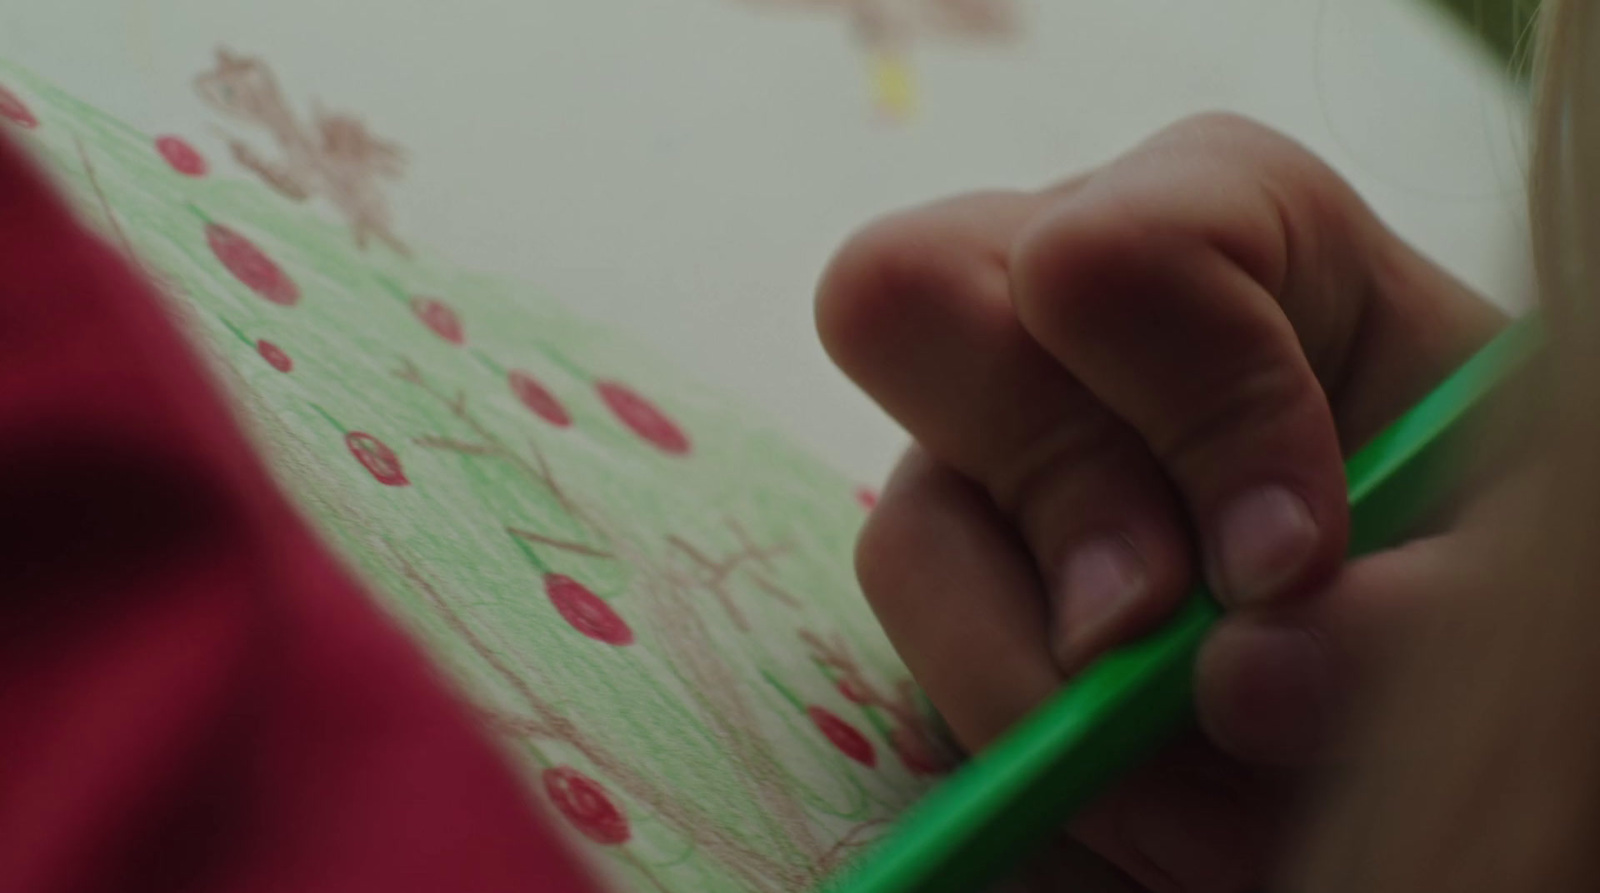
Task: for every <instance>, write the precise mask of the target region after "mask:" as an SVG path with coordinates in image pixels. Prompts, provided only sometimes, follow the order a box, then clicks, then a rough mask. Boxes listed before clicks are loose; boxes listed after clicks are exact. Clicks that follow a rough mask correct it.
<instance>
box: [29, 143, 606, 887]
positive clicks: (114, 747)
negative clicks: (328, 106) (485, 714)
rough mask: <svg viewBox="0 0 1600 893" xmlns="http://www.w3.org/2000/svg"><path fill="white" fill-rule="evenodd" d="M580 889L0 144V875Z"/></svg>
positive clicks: (451, 709)
mask: <svg viewBox="0 0 1600 893" xmlns="http://www.w3.org/2000/svg"><path fill="white" fill-rule="evenodd" d="M589 889H591V888H590V887H589V886H588V884H587V883H586V882H585V881H584V879H583V878H582V876H581V875H580V872H579V871H578V869H577V868H576V867H575V863H574V861H573V860H572V859H571V857H570V856H569V854H568V853H567V852H566V851H565V850H564V849H563V848H562V847H561V846H560V845H559V843H558V842H557V841H556V839H555V838H554V837H553V836H552V834H551V833H549V831H548V829H546V828H544V827H541V825H540V822H539V819H538V817H537V816H536V814H535V812H534V809H533V807H532V805H531V802H530V800H529V799H528V795H527V794H526V791H525V788H524V787H523V785H522V783H521V782H520V780H519V779H518V778H517V776H515V775H514V774H513V772H512V771H511V770H510V769H509V768H508V766H507V765H505V763H504V762H503V761H502V760H501V758H500V755H499V754H498V753H497V752H496V751H495V750H494V749H493V748H492V747H491V746H490V744H489V743H488V742H487V740H486V739H485V738H483V737H482V736H481V735H480V734H479V732H478V730H477V729H476V727H475V726H474V724H473V723H472V721H471V720H470V718H469V713H468V711H467V710H466V708H465V707H464V706H462V705H461V704H459V703H457V702H456V701H455V700H454V699H453V698H452V697H451V696H450V695H449V694H448V693H447V691H446V689H445V688H444V686H443V685H442V684H441V683H440V682H439V681H438V680H437V678H436V677H435V676H434V675H433V674H432V672H431V670H430V668H429V667H428V665H427V664H426V662H425V661H424V660H423V658H422V657H421V655H420V654H419V653H418V652H417V651H416V650H415V649H414V647H413V646H412V645H411V644H410V643H409V642H408V641H407V640H406V639H405V638H404V637H403V636H402V635H400V633H399V632H398V631H397V630H396V629H395V628H394V627H392V626H391V625H390V624H389V623H388V622H387V621H386V620H385V619H384V618H383V617H382V615H381V614H380V612H379V611H378V610H377V609H376V608H375V607H374V606H373V605H372V604H371V603H370V602H369V601H368V600H367V598H366V597H365V596H364V595H363V593H362V592H361V590H360V588H359V587H358V586H357V584H355V583H354V582H352V580H351V578H350V577H349V576H348V575H347V574H346V573H345V572H344V571H343V570H342V569H341V568H340V566H339V565H338V564H337V563H336V562H335V561H334V560H333V559H332V558H331V557H330V556H329V554H328V553H327V552H326V551H325V550H324V548H323V547H322V546H321V545H320V544H319V543H318V541H317V540H316V538H315V537H314V535H313V534H312V532H311V531H310V529H309V528H308V527H307V525H306V524H305V522H304V521H302V520H301V518H299V517H298V516H297V515H296V513H295V511H294V510H293V509H292V508H291V507H290V505H289V504H288V503H287V501H286V500H285V498H284V497H283V496H282V495H281V494H280V493H279V492H278V491H277V490H276V489H275V488H274V486H273V484H272V483H271V481H270V480H269V478H268V476H267V474H266V473H265V471H264V470H263V467H262V465H261V463H260V462H259V461H258V459H257V458H256V457H255V456H254V455H253V454H252V452H251V450H250V447H249V446H248V444H247V443H246V441H245V439H244V438H243V436H242V435H241V433H240V431H239V429H238V428H237V427H236V426H235V424H234V422H233V421H232V420H231V418H230V415H229V412H228V410H227V407H226V406H225V404H224V402H223V400H222V399H221V398H220V397H219V394H218V391H217V390H216V389H215V388H214V387H213V386H212V384H211V383H210V382H209V380H208V379H207V377H206V376H205V374H204V373H203V370H202V365H201V363H200V362H199V360H198V359H197V357H196V355H195V354H194V353H193V352H192V351H191V350H190V349H189V348H188V346H187V345H186V344H185V343H184V341H183V339H182V337H181V336H180V334H179V332H178V331H177V330H176V329H175V327H174V326H173V325H172V324H171V322H170V321H169V319H168V318H167V310H166V309H165V308H164V307H163V306H162V304H161V302H160V299H159V298H158V297H156V296H155V295H154V294H153V293H152V292H151V290H150V289H149V288H148V287H147V286H146V285H145V284H143V283H142V282H141V281H140V280H139V279H138V278H137V277H136V276H135V274H134V273H133V272H132V271H131V270H130V269H129V267H128V266H127V265H126V264H125V263H123V261H122V260H121V259H120V258H119V257H118V256H117V255H116V254H115V253H114V252H112V251H111V250H110V249H109V248H108V247H107V246H106V245H104V244H103V243H101V242H100V241H99V240H97V239H95V238H93V237H91V236H90V235H89V234H88V233H87V232H86V231H85V230H84V229H83V228H82V227H81V226H80V225H79V224H78V223H77V222H76V221H74V220H73V219H72V218H71V216H70V215H69V213H68V212H67V210H66V209H65V206H64V204H63V203H62V202H60V201H59V200H58V199H57V197H56V196H54V195H53V194H52V192H51V191H50V189H48V188H47V186H46V185H45V183H44V182H43V180H42V179H41V178H40V177H39V176H38V175H37V174H36V172H35V171H34V170H33V168H32V166H31V165H30V164H28V163H26V162H25V161H24V158H23V156H22V154H21V153H20V152H19V151H18V150H17V149H16V148H15V147H12V146H9V145H6V144H4V140H3V139H0V890H3V891H6V893H10V891H18V893H46V891H48V893H69V891H70V893H91V891H112V890H116V891H161V893H184V891H206V893H223V891H226V893H243V891H252V893H256V891H260V893H267V891H291V890H292V891H296V893H315V891H333V890H338V891H352V893H359V891H373V893H379V891H381V893H405V891H429V893H433V891H441V890H449V891H510V890H517V891H550V893H567V891H574V893H576V891H584V890H589Z"/></svg>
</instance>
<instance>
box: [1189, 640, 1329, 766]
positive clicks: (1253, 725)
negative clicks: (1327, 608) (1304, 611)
mask: <svg viewBox="0 0 1600 893" xmlns="http://www.w3.org/2000/svg"><path fill="white" fill-rule="evenodd" d="M1335 682H1336V679H1335V673H1334V666H1333V661H1332V659H1331V658H1330V657H1329V655H1328V652H1327V649H1326V648H1325V647H1324V646H1323V644H1322V642H1321V641H1319V640H1318V639H1317V637H1316V636H1315V635H1314V634H1312V633H1311V631H1309V630H1307V629H1306V628H1304V627H1299V626H1284V625H1275V624H1267V623H1241V624H1232V625H1227V626H1224V627H1223V628H1222V629H1220V630H1218V631H1217V633H1216V636H1215V638H1214V639H1213V640H1212V641H1211V642H1209V643H1207V645H1206V652H1205V653H1204V654H1203V655H1202V658H1201V681H1200V692H1199V696H1200V712H1201V717H1202V719H1203V720H1204V722H1205V725H1206V728H1207V730H1208V731H1209V732H1210V733H1211V735H1212V737H1213V738H1214V739H1216V741H1217V744H1219V745H1221V746H1222V747H1223V748H1224V749H1226V750H1228V751H1229V752H1230V753H1232V754H1234V755H1235V756H1238V757H1242V758H1246V759H1261V760H1268V761H1273V762H1298V761H1301V760H1306V759H1312V758H1314V757H1315V756H1316V755H1317V754H1318V753H1319V752H1320V751H1321V750H1322V749H1323V747H1324V745H1325V744H1326V742H1327V737H1328V733H1329V731H1330V730H1331V729H1332V727H1333V724H1332V722H1331V717H1332V715H1333V710H1334V709H1335V704H1336V697H1337V694H1338V693H1337V691H1335V687H1334V686H1335Z"/></svg>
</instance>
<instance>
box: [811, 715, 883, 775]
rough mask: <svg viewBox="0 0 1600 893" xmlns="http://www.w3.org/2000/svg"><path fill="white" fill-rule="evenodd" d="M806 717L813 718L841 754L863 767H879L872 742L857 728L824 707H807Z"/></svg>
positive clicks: (824, 735)
mask: <svg viewBox="0 0 1600 893" xmlns="http://www.w3.org/2000/svg"><path fill="white" fill-rule="evenodd" d="M806 715H807V716H809V717H811V721H812V722H813V723H815V724H816V726H817V730H818V731H820V732H822V735H823V737H825V738H827V739H828V741H829V742H831V743H832V744H833V746H834V747H837V748H838V749H839V752H840V753H842V754H844V755H845V756H847V757H849V758H850V759H852V760H855V761H856V762H858V763H860V764H861V765H863V766H867V767H873V766H876V765H878V753H877V751H875V750H873V749H872V742H871V741H868V740H867V738H866V736H865V735H862V734H861V733H860V732H858V731H856V727H855V726H852V725H851V724H849V723H847V722H845V721H844V720H842V719H840V718H839V717H838V716H837V715H836V714H834V713H833V712H832V711H830V710H827V709H825V708H823V707H815V706H813V707H807V708H806Z"/></svg>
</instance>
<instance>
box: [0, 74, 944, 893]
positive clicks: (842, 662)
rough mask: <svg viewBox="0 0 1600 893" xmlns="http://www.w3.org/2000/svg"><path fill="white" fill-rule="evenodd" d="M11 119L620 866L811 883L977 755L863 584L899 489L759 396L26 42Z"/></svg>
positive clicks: (386, 596)
mask: <svg viewBox="0 0 1600 893" xmlns="http://www.w3.org/2000/svg"><path fill="white" fill-rule="evenodd" d="M225 61H226V60H225ZM232 61H233V62H238V61H239V60H232ZM220 64H221V63H219V65H220ZM207 83H210V82H207ZM213 86H215V85H214V84H213ZM212 100H217V101H219V102H222V103H223V105H226V102H225V100H226V97H222V96H221V94H218V96H217V97H212ZM341 126H342V125H341ZM0 128H4V129H5V133H6V136H7V137H9V138H13V139H16V140H18V141H20V143H21V144H22V145H24V146H25V147H27V148H29V149H31V150H32V151H33V153H34V154H35V156H36V157H37V158H38V159H39V161H40V163H41V164H42V165H43V166H44V167H45V168H46V169H47V170H48V171H49V172H50V173H51V174H52V175H53V176H54V177H55V178H56V180H57V181H58V182H59V183H60V184H61V185H62V187H63V188H64V189H65V190H66V191H67V192H68V194H69V195H71V196H72V197H73V198H74V199H75V200H76V202H77V204H78V206H79V209H80V211H81V213H82V215H83V217H84V219H86V220H88V221H90V222H91V223H92V224H93V225H95V226H96V227H97V228H99V229H100V230H101V231H102V232H103V233H104V234H105V235H106V237H107V238H108V239H109V240H110V241H111V242H112V243H113V244H115V245H117V246H118V247H119V248H120V249H121V250H122V251H123V252H124V253H126V254H127V255H128V257H129V258H130V260H131V261H132V262H134V263H136V264H137V265H138V266H139V267H140V268H141V269H142V270H144V271H145V273H146V274H147V275H148V276H149V277H150V278H151V279H152V280H153V281H154V282H156V283H157V284H158V285H159V286H160V287H161V288H162V289H163V290H164V291H165V292H166V293H167V294H168V295H169V296H171V297H172V298H173V302H172V303H173V307H174V310H175V312H176V313H177V314H178V315H179V316H180V317H181V318H182V319H183V321H184V323H185V325H187V326H188V327H189V328H190V330H191V331H192V333H193V335H194V338H195V340H196V343H197V344H199V345H200V346H201V347H202V349H203V350H204V351H205V353H206V354H207V356H208V357H210V358H211V360H212V361H213V365H214V368H215V370H216V372H217V375H218V376H219V378H220V379H221V380H222V381H223V382H225V384H226V385H227V386H228V387H229V389H230V391H231V393H232V394H233V395H234V397H235V399H236V401H237V405H238V407H239V409H240V413H241V416H242V417H243V418H244V419H245V421H246V423H247V425H248V427H249V428H250V429H251V431H252V433H253V434H254V436H255V437H256V438H257V441H258V443H260V444H261V446H262V448H263V450H264V452H265V453H266V455H267V456H268V457H269V458H270V460H271V463H272V466H273V468H274V469H275V471H276V473H277V475H278V476H279V479H280V480H281V481H282V482H283V484H284V486H285V488H286V489H287V490H288V491H289V492H291V493H292V494H293V495H294V496H295V497H296V498H297V499H298V501H299V502H300V504H301V505H302V507H303V508H304V509H305V511H306V513H307V514H308V515H309V516H310V517H311V518H312V519H313V520H314V522H315V523H317V524H318V525H319V527H320V529H321V530H322V531H323V532H324V534H325V535H326V537H327V538H328V540H329V542H330V543H332V544H333V545H334V546H335V547H336V548H337V549H338V550H339V551H340V552H341V553H342V555H343V556H344V557H345V559H346V560H347V561H348V562H349V563H350V565H351V566H352V567H353V568H355V569H356V570H357V571H358V572H359V573H360V574H362V575H363V576H364V578H365V579H366V580H367V581H369V583H370V585H371V588H372V589H373V591H374V592H375V594H376V595H377V597H378V598H379V600H380V601H381V602H382V603H383V604H384V605H386V606H387V607H388V608H389V609H390V610H391V612H392V614H393V616H394V617H395V618H396V619H397V621H398V622H399V623H401V624H402V625H404V627H405V628H407V629H408V630H409V631H410V632H411V633H412V634H413V635H414V636H415V637H416V638H417V639H418V640H419V641H420V642H422V643H423V644H424V645H425V646H426V647H427V648H428V649H429V650H430V651H431V653H432V654H433V655H434V656H435V658H436V660H437V662H438V664H439V666H440V667H441V669H442V670H443V671H445V672H446V674H447V675H448V676H449V677H450V678H452V679H453V680H454V681H455V682H456V683H457V684H458V685H459V687H460V689H461V691H462V692H463V693H464V694H465V695H466V696H467V697H468V698H469V700H470V701H471V702H473V703H474V704H475V705H476V707H477V708H478V710H479V711H480V712H481V715H482V716H483V717H484V721H485V723H486V724H487V725H488V726H489V727H490V728H492V729H493V730H494V731H495V732H496V733H497V734H498V735H499V736H500V737H501V738H502V739H503V740H504V742H505V743H506V745H507V747H508V749H509V751H510V752H512V753H514V754H516V755H517V756H518V758H519V759H520V760H521V762H522V764H523V765H524V767H525V768H526V770H527V778H528V781H529V790H530V791H531V792H533V794H534V796H535V797H536V798H537V799H539V800H540V801H541V802H542V803H543V804H544V805H545V807H546V808H547V809H548V811H549V814H550V815H551V816H552V817H553V821H555V822H556V823H557V824H560V825H562V826H563V827H564V828H566V830H567V831H568V832H569V836H570V838H571V839H572V840H573V841H574V842H575V844H576V845H578V846H580V847H581V848H583V849H584V851H585V852H586V853H587V854H588V855H589V856H590V857H591V858H592V861H593V862H594V863H595V864H596V865H597V866H598V867H600V868H601V869H602V870H603V871H604V872H605V873H606V874H607V875H608V876H609V877H610V878H611V879H612V880H613V881H614V883H616V884H617V885H618V886H619V887H622V888H636V889H644V890H655V891H674V893H676V891H683V893H690V891H692V893H718V891H792V890H802V889H807V888H810V887H812V886H814V885H815V884H816V882H817V881H818V880H819V879H820V877H821V876H822V875H823V873H825V872H826V871H827V870H828V869H829V868H830V867H832V866H834V865H836V864H838V862H839V861H840V860H842V859H844V858H846V857H848V856H849V855H851V854H852V853H854V852H855V851H856V850H857V849H858V848H859V847H860V846H863V845H865V844H868V843H870V842H871V841H872V840H873V839H875V838H876V837H877V836H879V835H880V834H881V833H882V831H883V830H884V828H885V826H886V824H887V822H888V821H889V820H890V819H891V818H892V817H893V815H894V814H895V813H896V812H897V811H898V810H899V809H900V808H901V807H903V805H904V804H906V803H908V802H910V801H911V800H913V799H914V798H915V797H917V796H918V795H919V794H920V792H922V791H923V790H924V789H925V787H926V785H927V784H928V779H929V777H931V776H933V775H936V774H937V773H939V772H941V771H942V770H943V768H944V767H945V766H946V765H948V763H949V758H948V751H947V750H946V749H945V745H944V744H943V743H942V739H941V738H939V737H938V735H936V734H935V732H934V731H933V730H932V727H931V726H930V723H929V720H928V718H927V716H928V714H927V713H926V711H925V710H923V709H922V708H921V707H920V703H919V702H918V701H917V700H916V698H915V692H914V691H913V690H912V689H911V687H910V685H909V683H908V682H907V681H906V674H905V672H904V670H903V668H902V667H901V666H900V664H899V663H898V662H897V661H896V659H895V657H894V655H893V652H892V650H891V649H890V647H889V645H888V643H887V642H886V641H885V640H884V639H883V638H882V635H881V633H880V632H879V631H878V628H877V625H876V623H875V622H874V621H873V619H872V617H871V616H870V614H869V612H868V611H867V609H866V607H865V605H864V603H863V601H862V599H861V598H860V596H859V593H858V592H857V590H856V587H855V583H854V581H853V579H852V575H851V572H850V568H851V560H850V554H851V549H852V545H853V540H854V538H855V534H856V531H857V529H858V527H859V525H860V523H861V520H862V518H863V517H864V514H865V511H866V510H867V509H868V508H870V494H868V493H866V492H865V491H861V492H860V493H858V491H857V488H856V487H855V486H854V485H853V483H852V482H850V481H847V480H845V479H843V478H841V477H839V476H838V475H836V474H834V473H833V472H831V471H830V470H828V469H826V468H824V467H823V466H822V465H820V464H819V463H817V462H815V461H813V460H812V459H811V458H810V457H808V456H807V455H805V454H804V453H802V452H801V451H799V450H797V449H795V448H794V447H793V446H792V445H791V444H789V443H788V442H787V441H786V440H785V439H784V438H783V437H781V436H780V435H778V434H777V433H775V432H774V431H773V430H772V429H770V428H769V427H766V426H764V425H762V424H760V423H759V422H753V421H752V420H751V415H750V413H748V412H747V411H745V410H743V409H742V408H739V407H736V406H732V405H730V404H729V403H728V402H726V401H725V400H723V399H721V398H720V397H718V396H717V395H716V394H715V393H713V392H711V391H709V390H707V389H706V388H703V387H701V386H700V385H698V384H697V383H695V382H693V381H691V380H689V379H687V378H685V377H684V376H682V375H679V374H677V373H676V372H674V371H673V370H672V368H671V367H670V366H668V365H667V364H664V363H662V362H660V361H659V360H657V359H655V358H653V357H652V356H651V355H650V354H649V353H648V352H646V351H643V350H641V349H639V347H638V346H637V345H634V344H631V343H629V342H627V341H626V340H624V339H621V338H619V337H617V336H616V335H615V334H614V333H612V332H608V331H605V330H603V329H600V328H597V327H595V326H593V325H591V324H589V323H586V322H584V321H582V320H580V319H578V318H576V317H574V316H572V315H570V314H569V313H568V312H567V311H565V310H564V309H563V308H562V307H561V306H560V305H559V304H558V303H557V302H556V301H554V300H552V299H550V298H549V297H548V296H545V295H543V294H541V293H540V292H539V291H538V290H536V289H532V288H528V287H525V286H521V285H517V284H514V283H508V282H502V281H499V280H495V279H490V278H486V277H482V276H477V275H474V274H472V273H470V272H467V271H464V270H461V269H458V268H456V267H454V266H452V265H451V264H449V263H448V262H446V261H444V260H442V259H439V258H436V257H431V256H429V255H427V254H426V253H424V252H421V251H415V250H411V249H410V248H408V247H406V246H401V245H400V244H399V243H398V241H397V240H395V239H394V237H393V236H392V234H390V233H389V232H388V230H387V228H386V222H385V220H386V218H382V216H381V215H378V216H369V217H368V218H365V219H364V220H356V221H355V222H352V219H350V218H349V215H348V213H343V212H349V211H350V208H347V207H346V208H342V209H341V208H340V207H335V208H334V210H335V211H341V213H340V214H338V215H334V214H330V215H329V216H328V217H327V218H324V217H323V216H320V215H321V214H323V213H327V211H328V208H327V207H322V208H320V209H319V207H318V205H317V204H316V203H311V202H307V203H302V202H300V201H299V200H297V199H296V198H295V197H294V196H293V195H291V194H287V193H286V190H288V192H292V191H293V189H292V187H293V186H294V185H295V184H322V185H323V187H327V184H329V183H332V182H335V180H333V179H330V177H333V176H334V173H333V172H330V169H328V168H326V166H325V165H326V164H328V163H329V162H328V159H326V158H323V159H322V160H320V161H317V160H315V159H313V160H312V161H305V162H304V164H305V165H312V166H311V167H305V166H304V165H302V167H299V168H296V167H294V165H295V164H300V163H301V162H299V161H296V157H297V156H295V155H294V153H293V152H289V154H288V155H286V156H285V157H286V158H287V160H286V161H285V162H284V164H285V165H287V167H283V168H281V169H280V168H278V167H273V166H271V165H267V164H266V163H264V162H262V161H261V159H260V158H255V159H254V161H255V162H256V163H255V164H247V163H245V162H244V161H242V160H240V159H239V158H238V157H237V156H238V154H239V152H240V150H239V149H238V148H237V147H236V148H235V150H234V151H235V156H236V157H235V158H234V159H232V160H231V161H230V160H228V159H217V158H206V157H204V155H203V154H202V153H201V151H200V150H198V149H197V148H196V147H195V146H194V145H192V144H191V143H190V142H188V141H186V140H184V139H183V135H181V134H179V135H163V136H160V137H152V136H148V135H145V134H142V133H139V132H137V131H136V130H134V129H132V128H130V127H127V126H125V125H123V124H121V123H119V122H118V121H116V120H115V119H114V118H112V117H110V116H108V115H106V114H103V113H101V112H99V111H97V110H95V109H93V108H91V107H89V106H87V105H84V104H83V103H81V102H78V101H77V100H74V99H73V98H72V97H70V96H68V95H66V94H63V93H61V92H60V91H58V90H56V89H55V88H53V87H51V86H50V85H49V84H48V83H46V82H45V81H43V80H41V79H39V78H37V77H35V76H33V75H31V74H30V73H28V72H27V71H24V70H22V69H20V68H17V67H14V66H10V65H8V64H5V63H3V62H0ZM350 134H351V132H349V131H346V130H336V133H335V136H339V137H340V138H344V137H349V136H350ZM280 142H282V141H281V140H280ZM391 148H392V147H391ZM302 161H303V159H302ZM313 162H315V164H322V165H324V167H315V164H313ZM241 166H242V170H240V171H239V174H238V176H234V175H233V174H231V173H230V170H234V169H236V168H239V167H241ZM269 175H271V176H277V175H282V181H281V182H278V183H276V184H274V183H272V182H269V181H266V179H267V178H268V177H269ZM346 198H348V197H346ZM333 204H335V205H337V202H334V203H333ZM357 204H358V205H359V204H360V203H359V202H357ZM376 207H377V206H375V205H374V206H371V207H368V206H367V205H361V206H360V208H357V210H360V209H361V208H367V210H369V211H371V210H372V209H373V208H376ZM380 210H381V209H380ZM373 214H377V211H373ZM341 218H343V219H341ZM363 227H365V229H363ZM369 236H370V237H371V238H370V239H369V238H368V237H369ZM368 242H370V245H369V247H366V248H364V247H363V243H368Z"/></svg>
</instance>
